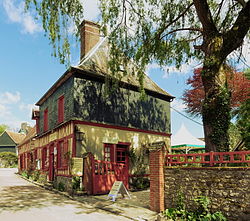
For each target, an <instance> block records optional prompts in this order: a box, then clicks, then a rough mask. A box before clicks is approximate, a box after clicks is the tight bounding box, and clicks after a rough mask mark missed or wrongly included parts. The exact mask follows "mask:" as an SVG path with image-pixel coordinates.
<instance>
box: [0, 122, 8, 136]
mask: <svg viewBox="0 0 250 221" xmlns="http://www.w3.org/2000/svg"><path fill="white" fill-rule="evenodd" d="M8 128H9V127H8V126H7V125H5V124H1V125H0V135H1V134H2V133H3V132H4V131H5V130H6V129H8Z"/></svg>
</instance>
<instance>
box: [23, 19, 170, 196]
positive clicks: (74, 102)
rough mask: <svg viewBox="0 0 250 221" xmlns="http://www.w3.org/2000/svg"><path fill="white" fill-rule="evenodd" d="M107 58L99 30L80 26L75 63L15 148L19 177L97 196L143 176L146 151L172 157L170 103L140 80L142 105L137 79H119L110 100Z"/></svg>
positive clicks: (44, 98) (163, 93)
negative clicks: (77, 183) (162, 149)
mask: <svg viewBox="0 0 250 221" xmlns="http://www.w3.org/2000/svg"><path fill="white" fill-rule="evenodd" d="M108 57H109V53H108V44H107V39H105V38H101V37H100V31H99V25H98V24H96V23H93V22H89V21H84V22H83V23H82V29H81V62H80V63H79V65H77V66H74V67H70V68H69V69H68V70H67V71H66V72H65V73H64V74H63V75H62V76H61V77H60V78H59V79H58V80H57V82H56V83H55V84H54V85H53V86H52V87H51V88H50V89H49V90H48V91H47V92H46V93H45V94H44V95H43V96H42V97H41V99H40V100H39V101H38V102H37V103H36V105H37V106H39V110H34V111H33V113H32V119H34V120H36V128H35V131H33V133H34V134H33V135H32V134H31V136H30V137H29V138H28V139H25V142H23V143H22V144H21V145H19V147H18V149H19V171H23V170H28V169H30V170H39V171H40V173H42V174H46V176H47V179H48V180H49V181H50V182H53V183H54V185H59V183H63V185H65V187H66V188H70V184H71V183H72V177H73V176H81V177H82V183H83V188H85V190H87V191H88V193H94V194H101V193H106V192H107V191H109V190H110V188H111V186H112V184H113V182H114V181H115V180H121V181H123V182H124V184H125V185H126V186H127V187H128V179H129V177H130V176H133V175H134V174H135V173H139V172H138V170H139V168H141V167H142V165H143V168H142V170H143V173H147V172H148V171H147V170H148V167H147V165H148V151H147V147H148V146H149V145H150V144H152V143H157V142H161V143H164V145H165V146H166V147H167V148H169V149H170V134H171V131H170V128H171V127H170V102H171V101H172V99H173V98H174V97H173V96H171V95H170V94H169V93H167V92H166V91H164V90H163V89H161V88H160V87H159V86H158V85H156V84H155V83H154V82H153V81H152V80H151V79H150V78H149V77H148V76H147V75H145V81H144V88H145V92H146V98H145V99H141V98H140V92H139V83H138V81H137V76H136V74H135V73H130V74H129V75H127V76H125V77H122V78H121V79H119V80H118V87H117V88H115V92H113V93H111V94H107V93H106V92H105V82H106V79H107V77H108V76H109V71H108V67H107V63H108ZM132 66H133V65H132V64H130V67H131V69H129V70H130V71H131V72H132V71H133V68H132ZM75 162H78V167H79V168H78V171H77V172H75V170H76V168H75V164H74V163H75ZM136 162H137V163H136ZM135 163H136V164H137V165H135ZM34 164H35V166H34ZM82 166H83V169H82ZM145 171H146V172H145Z"/></svg>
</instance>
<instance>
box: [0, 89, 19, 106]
mask: <svg viewBox="0 0 250 221" xmlns="http://www.w3.org/2000/svg"><path fill="white" fill-rule="evenodd" d="M20 99H21V96H20V92H18V91H17V92H15V93H10V92H4V93H2V94H0V104H15V103H17V102H19V101H20Z"/></svg>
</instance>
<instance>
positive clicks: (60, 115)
mask: <svg viewBox="0 0 250 221" xmlns="http://www.w3.org/2000/svg"><path fill="white" fill-rule="evenodd" d="M57 110H58V113H57V116H58V117H57V122H58V123H62V122H63V121H64V96H63V95H62V96H61V97H59V98H58V101H57Z"/></svg>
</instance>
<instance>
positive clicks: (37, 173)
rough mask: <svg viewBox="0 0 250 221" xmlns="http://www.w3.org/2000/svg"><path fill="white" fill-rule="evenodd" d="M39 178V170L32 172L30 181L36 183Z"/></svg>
mask: <svg viewBox="0 0 250 221" xmlns="http://www.w3.org/2000/svg"><path fill="white" fill-rule="evenodd" d="M39 177H40V171H39V170H35V171H33V172H32V174H31V179H32V180H34V181H38V180H39Z"/></svg>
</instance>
